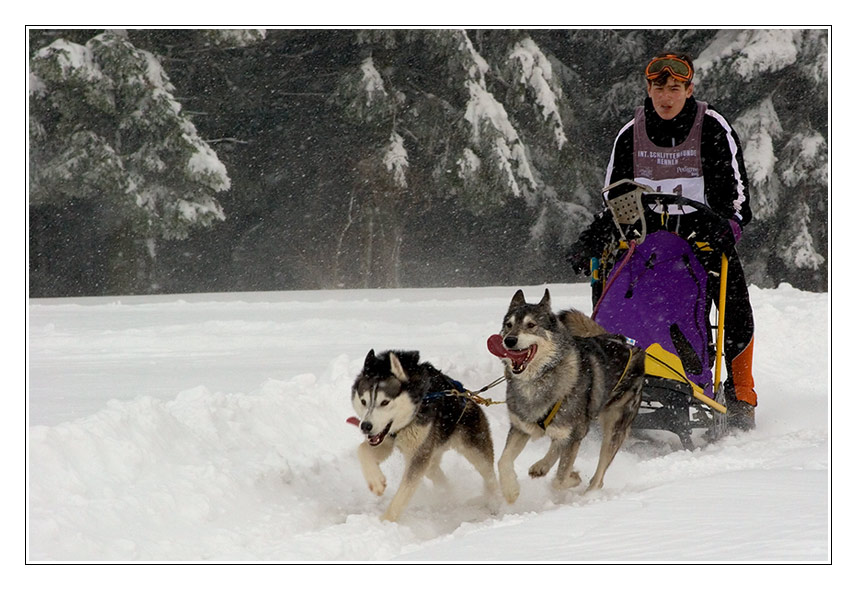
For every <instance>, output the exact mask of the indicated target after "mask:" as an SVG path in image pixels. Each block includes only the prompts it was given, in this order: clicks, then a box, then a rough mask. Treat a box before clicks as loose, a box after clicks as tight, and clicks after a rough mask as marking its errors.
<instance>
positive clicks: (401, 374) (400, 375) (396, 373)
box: [390, 352, 408, 383]
mask: <svg viewBox="0 0 857 590" xmlns="http://www.w3.org/2000/svg"><path fill="white" fill-rule="evenodd" d="M390 372H391V373H392V374H393V377H395V378H396V379H398V380H399V381H401V382H402V383H407V381H408V374H407V373H405V369H404V368H403V367H402V363H401V362H400V361H399V357H397V356H396V353H395V352H391V353H390Z"/></svg>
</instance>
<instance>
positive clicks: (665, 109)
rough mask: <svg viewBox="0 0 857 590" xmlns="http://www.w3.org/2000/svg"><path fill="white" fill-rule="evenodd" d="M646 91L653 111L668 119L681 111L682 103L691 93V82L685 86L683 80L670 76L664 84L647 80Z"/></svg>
mask: <svg viewBox="0 0 857 590" xmlns="http://www.w3.org/2000/svg"><path fill="white" fill-rule="evenodd" d="M648 93H649V98H651V99H652V103H654V105H655V112H657V113H658V116H660V118H661V119H665V120H667V121H669V120H670V119H672V118H673V117H675V116H676V115H678V114H679V113H680V112H681V110H682V109H683V108H684V103H685V102H686V101H687V99H688V98H690V96H691V95H692V94H693V83H690V84H688V85H687V86H685V83H684V82H680V81H679V80H676V79H675V78H673V77H672V76H670V77H669V78H667V81H666V83H665V84H653V83H652V82H649V83H648Z"/></svg>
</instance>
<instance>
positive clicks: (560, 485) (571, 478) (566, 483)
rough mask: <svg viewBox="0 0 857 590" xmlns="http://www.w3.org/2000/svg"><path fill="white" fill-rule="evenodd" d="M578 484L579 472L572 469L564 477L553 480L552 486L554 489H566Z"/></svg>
mask: <svg viewBox="0 0 857 590" xmlns="http://www.w3.org/2000/svg"><path fill="white" fill-rule="evenodd" d="M578 485H580V474H579V473H578V472H577V471H572V472H571V473H570V474H569V475H568V477H566V478H565V479H559V478H556V479H555V480H553V487H554V489H556V490H567V489H569V488H574V487H577V486H578Z"/></svg>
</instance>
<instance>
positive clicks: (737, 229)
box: [729, 219, 744, 244]
mask: <svg viewBox="0 0 857 590" xmlns="http://www.w3.org/2000/svg"><path fill="white" fill-rule="evenodd" d="M729 225H731V226H732V235H733V237H734V238H735V243H736V244H737V243H738V242H740V241H741V236H742V235H744V230H743V228H742V227H741V224H740V223H738V222H737V221H736V220H734V219H730V220H729Z"/></svg>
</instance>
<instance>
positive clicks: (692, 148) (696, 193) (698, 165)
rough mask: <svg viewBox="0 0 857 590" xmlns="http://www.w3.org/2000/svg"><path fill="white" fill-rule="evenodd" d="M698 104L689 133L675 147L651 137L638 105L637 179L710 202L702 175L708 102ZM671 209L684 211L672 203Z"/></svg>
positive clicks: (699, 200)
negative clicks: (662, 145)
mask: <svg viewBox="0 0 857 590" xmlns="http://www.w3.org/2000/svg"><path fill="white" fill-rule="evenodd" d="M696 104H697V109H696V118H695V119H694V121H693V127H691V130H690V133H688V135H687V138H685V140H684V141H683V142H682V143H680V144H679V145H676V146H673V147H661V146H658V145H655V144H654V143H653V142H652V140H651V139H649V136H648V134H647V133H646V115H645V111H644V109H643V107H637V109H636V111H635V112H634V180H636V181H637V182H639V183H641V184H645V185H648V186H650V187H652V188H653V189H654V190H655V192H659V193H675V194H677V195H681V196H683V197H684V198H686V199H690V200H692V201H696V202H698V203H703V204H706V205H707V204H708V203H706V202H705V179H704V178H703V176H702V118H703V117H704V116H705V111H706V108H707V107H708V104H707V103H705V102H701V101H697V103H696ZM669 213H670V214H671V215H678V214H681V213H683V211H681V210H680V209H679V208H678V207H677V206H675V205H670V211H669ZM688 213H690V211H688Z"/></svg>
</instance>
